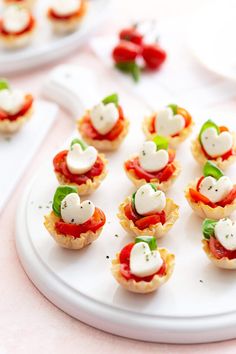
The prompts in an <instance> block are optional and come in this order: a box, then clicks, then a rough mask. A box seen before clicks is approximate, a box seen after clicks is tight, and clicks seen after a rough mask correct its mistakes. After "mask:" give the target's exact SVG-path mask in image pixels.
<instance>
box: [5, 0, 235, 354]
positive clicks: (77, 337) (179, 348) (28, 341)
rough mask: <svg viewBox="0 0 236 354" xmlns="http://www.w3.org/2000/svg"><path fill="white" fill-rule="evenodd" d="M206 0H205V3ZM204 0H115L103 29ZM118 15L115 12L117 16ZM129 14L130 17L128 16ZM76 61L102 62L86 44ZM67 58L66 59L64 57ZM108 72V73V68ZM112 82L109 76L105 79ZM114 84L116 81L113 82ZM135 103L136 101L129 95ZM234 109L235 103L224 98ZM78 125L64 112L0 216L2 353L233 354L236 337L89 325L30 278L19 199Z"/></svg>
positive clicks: (27, 78)
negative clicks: (17, 229) (18, 243)
mask: <svg viewBox="0 0 236 354" xmlns="http://www.w3.org/2000/svg"><path fill="white" fill-rule="evenodd" d="M204 3H205V1H204ZM201 4H203V0H201V1H200V0H197V1H193V0H192V1H188V0H181V1H180V0H179V1H174V0H173V1H171V0H168V1H165V0H162V1H161V0H158V1H157V0H152V1H151V0H145V1H141V0H136V1H135V0H129V1H127V0H117V1H115V2H114V10H113V17H115V21H113V18H112V19H111V18H110V19H107V21H106V23H105V24H104V25H103V26H101V28H100V29H99V33H103V32H105V31H106V32H107V30H114V28H118V27H119V26H120V25H121V24H125V23H128V20H129V19H135V17H136V16H137V15H141V14H143V15H144V16H145V15H146V16H148V15H151V16H152V18H153V17H154V16H155V17H157V18H160V19H163V17H168V16H178V15H182V14H183V13H186V14H188V13H193V12H194V11H195V9H197V8H198V6H200V5H201ZM114 14H115V16H114ZM128 14H129V15H128ZM71 60H72V61H76V62H79V63H85V62H86V64H87V65H88V64H89V65H90V67H91V68H92V69H94V70H96V69H98V68H99V69H100V70H101V66H100V65H99V63H98V60H97V59H96V58H94V56H93V54H92V53H91V51H90V50H89V48H87V47H86V46H85V47H83V48H81V49H80V50H78V51H77V53H76V54H75V55H74V56H73V57H72V58H71ZM64 62H65V60H64ZM51 67H52V66H48V67H44V68H43V69H42V68H40V69H38V70H34V71H31V72H30V73H26V74H24V75H17V76H14V77H12V81H13V83H15V84H17V85H19V86H22V87H24V88H28V89H29V90H32V92H33V93H34V94H37V93H38V92H39V87H40V82H41V79H43V78H44V76H45V74H46V73H47V71H48V70H49V69H51ZM104 75H106V72H105V70H104ZM107 79H108V81H109V78H107ZM113 86H114V85H113ZM127 99H129V103H130V104H132V105H133V106H134V107H135V105H138V102H137V100H135V99H134V98H133V97H128V98H127ZM225 104H227V106H228V107H229V106H231V107H232V109H234V110H236V105H235V103H234V102H226V103H225ZM73 128H74V124H73V121H72V120H70V119H69V118H68V116H67V115H66V114H65V113H63V112H60V114H59V116H58V119H57V120H56V122H55V126H54V129H53V130H52V131H51V132H50V133H49V134H48V135H47V137H46V138H45V140H44V143H43V145H42V146H41V148H40V151H38V153H37V155H36V156H35V157H34V159H33V161H32V162H31V164H30V166H29V167H28V169H27V171H26V172H25V174H24V176H23V177H22V179H21V182H20V183H19V185H18V186H17V188H16V190H15V192H14V195H12V197H11V199H10V200H9V202H8V204H7V205H6V208H5V210H4V211H3V213H2V215H1V217H0V230H1V239H2V247H1V248H0V269H1V271H0V279H1V281H0V294H1V295H0V299H1V300H0V354H8V353H10V354H25V353H35V354H36V353H41V354H43V353H57V354H61V353H70V354H73V353H80V354H83V353H97V354H99V353H103V354H106V353H111V352H112V353H114V354H115V353H122V352H124V353H126V352H129V353H144V352H147V353H150V354H151V353H162V354H164V353H168V354H169V353H205V352H208V353H215V354H216V353H224V354H227V353H235V349H234V348H235V345H236V340H232V341H228V342H221V343H212V344H203V345H169V344H154V343H145V342H138V341H134V340H129V339H125V338H120V337H116V336H113V335H110V334H107V333H104V332H102V331H99V330H97V329H94V328H91V327H89V326H87V325H85V324H83V323H81V322H79V321H77V320H75V319H73V318H71V317H69V316H68V315H66V314H65V313H63V312H62V311H61V310H59V309H58V308H56V307H55V306H54V305H53V304H51V303H50V302H49V301H48V300H47V299H46V298H45V297H44V296H43V295H42V294H40V292H39V291H38V290H37V289H36V288H35V287H34V285H33V284H32V283H31V282H30V280H29V279H28V277H27V275H26V274H25V273H24V271H23V269H22V267H21V265H20V262H19V260H18V257H17V254H16V249H15V243H14V224H15V212H16V209H17V203H18V201H19V199H20V197H21V194H22V192H23V190H24V188H25V186H26V185H27V183H28V181H29V180H30V178H31V177H32V176H33V175H34V174H35V172H37V169H38V167H39V166H40V165H41V164H42V163H43V161H44V160H45V159H46V158H47V156H48V154H50V153H52V152H53V151H55V150H56V149H57V148H59V147H60V145H61V143H62V142H63V141H64V140H65V139H66V138H67V136H68V135H69V134H70V133H71V131H72V130H73Z"/></svg>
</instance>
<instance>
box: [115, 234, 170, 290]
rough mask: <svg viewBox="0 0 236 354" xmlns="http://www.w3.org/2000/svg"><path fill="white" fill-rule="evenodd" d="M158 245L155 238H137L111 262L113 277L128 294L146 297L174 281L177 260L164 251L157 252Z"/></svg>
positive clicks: (159, 249) (158, 250) (162, 249)
mask: <svg viewBox="0 0 236 354" xmlns="http://www.w3.org/2000/svg"><path fill="white" fill-rule="evenodd" d="M155 242H156V239H155V238H154V237H150V236H142V237H137V238H136V239H135V243H129V244H128V245H126V246H125V247H124V248H123V249H122V250H121V252H120V253H118V254H117V255H116V258H115V259H113V260H112V267H111V272H112V275H113V277H114V278H115V279H116V281H117V282H118V283H119V284H120V285H121V286H122V287H123V288H125V289H126V290H128V291H131V292H134V293H140V294H147V293H150V292H153V291H155V290H157V289H158V288H160V287H161V286H162V285H163V284H165V283H166V282H167V281H168V279H169V278H170V277H171V275H172V273H173V270H174V264H175V256H174V255H173V254H171V253H170V252H169V251H168V250H167V249H165V248H158V247H157V245H156V243H155ZM138 243H140V244H139V245H138V246H137V244H138ZM138 258H139V264H137V259H138ZM140 258H141V259H140Z"/></svg>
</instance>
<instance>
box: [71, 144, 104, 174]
mask: <svg viewBox="0 0 236 354" xmlns="http://www.w3.org/2000/svg"><path fill="white" fill-rule="evenodd" d="M97 156H98V153H97V150H96V149H95V148H94V147H93V146H89V147H87V149H85V150H83V149H82V147H81V146H80V144H74V145H73V146H72V147H71V150H69V151H68V154H67V157H66V164H67V167H68V169H69V171H70V172H71V173H74V174H82V173H86V172H88V171H89V170H91V168H92V167H93V165H94V164H95V162H96V160H97Z"/></svg>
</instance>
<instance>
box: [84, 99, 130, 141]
mask: <svg viewBox="0 0 236 354" xmlns="http://www.w3.org/2000/svg"><path fill="white" fill-rule="evenodd" d="M118 109H119V119H118V121H117V122H116V125H115V126H114V127H113V128H112V129H111V131H109V132H108V133H107V134H105V135H101V134H99V133H98V131H97V130H96V129H95V128H94V126H93V125H92V122H91V119H90V117H89V115H87V116H85V117H84V118H83V120H82V123H81V130H83V133H84V134H85V135H86V136H87V137H88V138H90V139H93V140H110V141H113V140H115V139H116V138H117V137H118V136H119V135H120V134H121V133H122V131H123V129H124V125H125V121H124V119H125V118H124V114H123V111H122V108H121V107H120V106H119V107H118Z"/></svg>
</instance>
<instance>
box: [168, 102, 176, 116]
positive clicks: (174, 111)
mask: <svg viewBox="0 0 236 354" xmlns="http://www.w3.org/2000/svg"><path fill="white" fill-rule="evenodd" d="M167 107H169V108H171V109H172V112H173V114H174V115H176V114H177V109H178V105H177V104H174V103H171V104H168V106H167Z"/></svg>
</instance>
